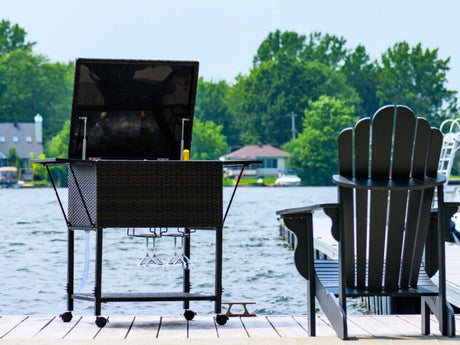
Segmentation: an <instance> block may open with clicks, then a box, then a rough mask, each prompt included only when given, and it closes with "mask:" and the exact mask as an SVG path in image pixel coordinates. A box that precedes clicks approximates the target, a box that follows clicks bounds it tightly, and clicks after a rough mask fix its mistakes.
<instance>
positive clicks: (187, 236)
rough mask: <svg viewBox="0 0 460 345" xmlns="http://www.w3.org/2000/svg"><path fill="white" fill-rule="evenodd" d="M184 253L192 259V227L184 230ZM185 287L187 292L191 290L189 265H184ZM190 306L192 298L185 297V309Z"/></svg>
mask: <svg viewBox="0 0 460 345" xmlns="http://www.w3.org/2000/svg"><path fill="white" fill-rule="evenodd" d="M183 251H184V255H185V257H187V258H189V259H190V229H189V228H185V231H184V248H183ZM183 288H184V292H185V293H189V292H190V268H189V267H188V265H185V266H184V275H183ZM189 308H190V300H188V299H184V309H189Z"/></svg>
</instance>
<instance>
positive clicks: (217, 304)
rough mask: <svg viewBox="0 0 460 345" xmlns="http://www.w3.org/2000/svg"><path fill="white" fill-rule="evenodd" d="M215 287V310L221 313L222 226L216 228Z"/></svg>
mask: <svg viewBox="0 0 460 345" xmlns="http://www.w3.org/2000/svg"><path fill="white" fill-rule="evenodd" d="M215 289H216V290H215V295H216V300H215V303H214V312H215V313H220V312H221V309H222V228H219V229H216V272H215Z"/></svg>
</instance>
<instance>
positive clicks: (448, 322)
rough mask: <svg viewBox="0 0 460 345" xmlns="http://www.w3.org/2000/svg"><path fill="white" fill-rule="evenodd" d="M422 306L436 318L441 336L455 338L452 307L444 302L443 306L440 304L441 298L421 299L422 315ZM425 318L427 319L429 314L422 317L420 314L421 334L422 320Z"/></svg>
mask: <svg viewBox="0 0 460 345" xmlns="http://www.w3.org/2000/svg"><path fill="white" fill-rule="evenodd" d="M423 304H425V305H426V306H427V307H429V309H431V311H432V312H433V314H434V315H435V316H436V319H437V320H438V323H439V331H440V332H441V334H442V335H443V336H448V337H455V313H454V310H453V309H452V306H451V305H450V304H449V303H448V302H445V304H444V305H443V304H442V302H441V298H440V297H439V296H436V297H425V298H422V313H423V311H424V309H425V308H424V307H423ZM425 317H428V318H429V314H428V316H424V315H423V314H422V332H423V331H424V329H423V326H424V325H423V322H424V321H423V319H424V318H425ZM428 322H429V320H428ZM425 323H426V321H425ZM428 331H429V326H428Z"/></svg>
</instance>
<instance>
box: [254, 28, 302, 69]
mask: <svg viewBox="0 0 460 345" xmlns="http://www.w3.org/2000/svg"><path fill="white" fill-rule="evenodd" d="M304 48H305V36H304V35H299V34H297V33H296V32H293V31H284V32H281V31H280V30H276V31H275V32H271V33H269V34H268V36H267V38H266V39H265V40H264V41H263V42H262V43H261V44H260V46H259V48H258V49H257V54H256V55H255V56H254V59H253V65H254V67H256V66H259V65H260V64H262V63H264V62H267V61H274V60H279V59H280V57H282V56H285V57H289V58H291V59H295V60H298V59H299V56H300V54H301V53H302V51H303V50H304Z"/></svg>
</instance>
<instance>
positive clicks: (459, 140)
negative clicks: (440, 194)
mask: <svg viewBox="0 0 460 345" xmlns="http://www.w3.org/2000/svg"><path fill="white" fill-rule="evenodd" d="M447 126H448V131H446V132H445V131H444V127H447ZM439 129H440V130H441V132H442V133H443V134H444V139H443V143H442V149H441V156H440V159H439V165H438V173H439V174H444V175H446V177H447V183H448V182H449V177H450V173H451V171H452V166H453V164H454V160H455V153H456V152H457V151H458V150H459V149H460V118H458V119H449V120H446V121H444V122H443V123H442V124H441V127H440V128H439Z"/></svg>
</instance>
